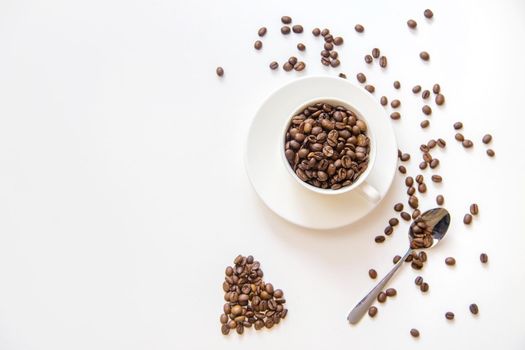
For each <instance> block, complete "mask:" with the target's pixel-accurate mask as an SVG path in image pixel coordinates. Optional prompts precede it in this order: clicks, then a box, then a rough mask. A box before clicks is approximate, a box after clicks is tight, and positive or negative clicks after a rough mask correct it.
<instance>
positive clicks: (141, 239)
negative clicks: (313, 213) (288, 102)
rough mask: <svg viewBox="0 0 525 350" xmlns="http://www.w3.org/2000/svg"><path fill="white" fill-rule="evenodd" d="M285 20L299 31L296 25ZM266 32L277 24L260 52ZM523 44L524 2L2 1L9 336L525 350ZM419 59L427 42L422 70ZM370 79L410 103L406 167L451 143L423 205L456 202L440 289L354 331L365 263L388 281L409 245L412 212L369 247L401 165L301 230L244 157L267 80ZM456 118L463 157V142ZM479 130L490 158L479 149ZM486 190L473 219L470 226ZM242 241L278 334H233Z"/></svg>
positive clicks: (2, 180) (380, 90)
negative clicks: (380, 60)
mask: <svg viewBox="0 0 525 350" xmlns="http://www.w3.org/2000/svg"><path fill="white" fill-rule="evenodd" d="M426 7H430V8H432V9H433V11H434V14H435V17H434V19H433V20H432V21H427V20H425V18H423V16H422V13H423V10H424V9H425V8H426ZM284 14H286V15H290V16H292V17H293V18H294V21H295V23H301V24H302V25H304V26H305V33H304V34H302V35H290V36H288V37H283V36H282V35H281V34H280V33H279V28H280V23H279V19H280V16H282V15H284ZM409 18H414V19H416V20H417V21H418V24H419V25H418V29H417V31H416V32H415V33H412V32H410V31H409V30H408V28H407V27H406V20H407V19H409ZM356 23H362V24H363V25H365V27H366V31H365V33H364V34H363V35H358V34H356V33H355V32H354V30H353V27H354V25H355V24H356ZM262 25H265V26H267V27H268V28H269V33H268V34H267V36H266V37H265V38H264V40H263V41H264V48H263V50H262V51H260V52H256V51H255V50H254V49H253V42H254V40H256V39H257V35H256V33H257V29H258V28H259V27H260V26H262ZM314 26H319V27H321V28H323V27H329V28H330V29H331V30H332V31H333V32H334V33H336V34H338V35H342V36H344V38H345V44H344V46H342V47H341V48H340V54H341V60H342V65H341V67H340V68H339V69H336V70H333V69H325V67H323V66H321V64H320V62H319V51H320V49H321V42H320V40H319V39H316V38H313V37H312V35H311V34H310V32H311V30H312V28H313V27H314ZM524 38H525V3H524V2H523V1H521V0H515V1H510V0H509V1H497V2H496V1H470V2H467V1H465V2H458V1H424V2H421V1H415V0H414V1H395V2H393V1H391V2H387V1H382V2H379V1H377V2H375V1H343V0H334V1H329V2H326V1H325V2H319V1H316V2H313V1H312V2H308V3H306V2H304V1H288V2H286V3H282V2H281V1H264V2H262V1H240V0H239V1H207V2H205V1H195V2H191V3H190V2H182V1H181V0H154V1H144V0H137V1H129V0H120V1H119V0H93V1H83V2H81V1H66V0H63V1H56V0H50V1H36V0H35V1H30V0H20V1H14V0H3V1H2V2H0V349H2V350H14V349H24V350H29V349H53V350H59V349H126V350H130V349H241V348H249V349H268V348H283V347H285V346H286V347H289V348H292V349H313V348H333V349H341V348H346V349H348V348H358V349H365V348H370V349H373V348H379V347H383V346H389V347H395V348H403V349H412V348H413V349H416V348H417V349H444V348H449V349H459V348H467V347H468V348H477V349H493V348H496V347H498V348H501V349H523V348H525V332H524V328H525V325H524V324H525V316H524V312H525V301H524V300H525V299H524V298H523V288H524V287H525V275H524V273H523V266H524V265H525V258H524V256H525V255H524V254H523V252H522V249H523V245H524V244H525V232H524V230H523V227H522V226H521V225H522V224H521V220H520V219H522V218H523V214H524V212H525V210H524V209H525V208H524V205H523V196H524V194H525V185H524V182H523V181H524V178H525V177H524V173H523V169H524V159H523V151H524V147H523V143H522V142H523V128H524V127H525V123H524V118H525V115H524V114H523V106H524V104H523V101H524V96H525V84H524V83H523V78H524V77H525V65H524V62H525V50H524V46H523V42H524ZM299 41H302V42H304V43H305V44H306V46H307V51H306V53H305V54H304V55H303V54H299V55H298V56H301V57H303V56H304V60H305V61H306V63H307V65H308V68H307V70H306V71H305V72H302V73H297V72H291V73H285V72H284V71H282V70H279V71H277V72H271V71H270V70H269V69H268V64H269V62H270V61H272V60H274V59H275V60H278V61H279V62H280V63H281V64H282V62H284V60H285V59H286V58H287V57H288V56H290V55H296V54H297V50H296V49H295V45H296V43H297V42H299ZM376 46H377V47H379V48H381V50H382V52H384V53H385V54H386V55H387V56H388V59H389V66H388V69H387V70H386V72H383V71H381V69H380V68H379V67H378V66H377V65H375V66H366V65H365V64H364V62H363V56H364V55H365V54H366V53H368V52H369V51H370V50H371V49H372V48H373V47H376ZM420 50H427V51H429V52H430V55H431V60H430V62H429V63H428V64H424V63H422V62H421V61H420V59H419V58H418V53H419V51H420ZM218 65H221V66H223V67H224V69H225V71H226V73H225V76H224V77H223V79H218V78H217V77H216V76H215V72H214V71H215V67H216V66H218ZM359 71H363V72H365V73H366V74H367V76H368V78H369V81H371V82H372V83H373V84H375V85H376V88H377V92H376V96H377V97H378V98H379V96H381V95H382V94H385V95H387V96H388V97H389V98H393V97H399V98H400V99H401V101H402V104H403V106H402V109H401V112H402V115H403V117H402V120H400V121H398V122H394V124H395V131H396V135H397V138H398V143H399V145H400V148H402V149H403V150H404V151H407V152H410V153H411V154H412V157H413V159H412V160H411V161H410V162H409V164H408V167H409V170H410V173H411V174H412V175H416V174H417V173H418V172H417V170H418V169H417V164H418V163H419V157H420V153H419V151H418V147H419V144H420V143H421V142H425V141H427V140H428V139H429V138H432V137H443V138H445V139H446V140H447V141H448V145H447V149H446V151H444V152H443V154H442V155H440V156H439V157H440V158H441V165H440V168H439V173H440V174H441V175H443V177H444V178H445V181H444V183H443V184H442V185H440V186H435V185H433V184H432V183H430V181H429V183H428V185H429V192H428V193H427V194H426V195H422V196H420V197H421V202H422V207H423V208H429V207H432V206H433V205H434V197H435V195H436V194H437V193H443V194H444V195H445V198H446V207H447V208H448V209H449V210H450V212H451V213H452V215H453V220H452V226H451V228H450V230H449V234H448V235H447V238H446V240H445V241H443V242H442V244H440V245H439V246H438V247H437V248H436V249H434V250H432V251H431V252H429V262H428V263H427V265H426V266H425V268H424V270H423V271H422V272H421V274H422V275H423V276H424V278H425V279H426V280H427V281H428V282H429V284H430V291H429V292H428V293H427V294H426V295H423V294H422V293H421V292H419V290H417V289H416V287H415V286H414V284H413V279H414V277H415V276H416V275H417V272H416V271H413V270H412V269H411V268H410V267H409V266H405V267H404V269H402V270H401V271H400V273H399V274H398V275H397V276H396V278H395V279H394V280H393V281H392V283H391V286H393V287H395V288H397V289H398V296H397V297H395V298H392V299H390V300H388V302H387V303H386V304H382V305H380V306H379V313H378V315H377V316H376V318H375V319H370V318H369V317H368V316H366V317H365V318H364V319H363V320H362V322H361V323H360V324H358V325H357V326H349V325H348V324H347V322H346V320H345V318H346V314H347V312H348V310H349V309H350V308H351V307H352V306H353V305H354V304H355V303H356V302H357V301H358V300H359V299H360V298H361V297H362V296H363V295H364V294H365V293H366V292H367V291H368V290H369V289H370V288H371V287H372V286H373V284H374V281H372V280H370V279H369V277H368V275H367V271H368V269H369V268H370V267H374V268H376V269H377V270H378V272H379V273H380V274H381V275H382V274H384V273H385V272H386V271H387V269H389V268H390V266H391V265H392V262H391V260H392V257H393V256H394V255H395V254H400V253H401V252H403V251H404V249H405V247H406V243H407V240H406V234H405V232H406V230H407V226H406V224H404V223H403V224H402V225H400V227H398V228H397V229H396V231H395V233H394V235H393V236H392V237H391V238H390V239H388V240H387V242H386V243H385V244H383V245H380V246H378V245H377V244H375V243H374V242H373V237H374V236H375V235H377V234H378V233H380V232H382V230H383V228H384V226H385V225H386V222H387V220H388V218H389V217H391V216H392V215H393V214H394V213H393V210H392V205H393V204H394V203H395V202H397V201H398V200H406V195H405V194H404V191H405V188H404V185H403V184H402V182H403V179H402V178H401V176H400V175H399V174H397V175H396V179H395V180H394V185H393V187H392V190H391V191H390V192H389V194H388V196H387V198H385V200H384V201H383V202H382V203H381V205H380V206H379V207H378V208H377V209H376V210H375V211H374V212H373V213H372V214H371V215H369V216H368V217H367V218H365V219H364V220H362V221H360V222H359V223H357V224H355V225H353V226H350V227H346V228H343V229H339V230H334V231H327V232H326V231H310V230H305V229H301V228H298V227H296V226H293V225H291V224H289V223H287V222H285V221H283V220H282V219H280V218H279V217H278V216H276V215H275V214H274V213H272V212H270V211H269V210H268V209H267V208H266V207H265V206H264V205H263V204H262V203H261V201H260V200H259V199H258V198H257V196H256V195H255V193H254V192H253V190H252V188H251V187H250V184H249V181H248V178H247V176H246V173H245V171H244V166H243V161H242V154H243V145H244V141H245V137H246V132H247V129H248V127H249V124H250V120H251V118H252V116H253V114H254V112H255V111H256V109H257V107H258V105H259V104H260V103H261V102H262V101H263V99H264V98H265V96H267V95H268V94H269V93H270V92H271V91H272V90H274V89H276V88H278V87H279V86H281V85H282V84H284V83H286V82H289V81H292V80H293V79H295V78H296V77H298V76H304V75H309V74H328V75H337V73H338V72H345V73H346V74H347V75H348V76H349V78H350V79H351V80H352V81H355V74H356V73H357V72H359ZM396 79H399V80H400V81H401V83H402V89H401V90H399V91H396V90H394V89H393V88H392V82H393V81H394V80H396ZM435 82H439V83H440V84H441V86H442V89H443V93H444V94H445V96H446V98H447V102H446V105H445V106H443V108H434V110H435V111H434V113H433V115H432V117H431V118H430V119H431V127H430V128H429V129H427V130H424V131H422V130H421V129H420V128H419V122H420V120H421V119H422V114H421V112H420V108H421V106H422V101H421V99H420V98H415V97H414V96H413V95H412V93H411V92H410V89H411V87H412V86H413V85H414V84H416V83H419V84H422V85H424V86H425V87H431V86H432V84H433V83H435ZM457 120H461V121H463V122H464V124H465V128H464V133H465V135H467V137H469V138H471V139H472V140H473V141H474V143H475V146H474V148H473V149H472V150H468V151H466V150H464V149H463V148H462V147H461V146H460V145H459V144H457V143H456V142H455V141H454V140H453V135H454V131H453V129H452V124H453V122H455V121H457ZM486 132H490V133H492V134H493V135H494V141H493V144H492V147H493V148H494V149H495V151H496V157H495V158H494V159H489V158H488V157H487V156H486V155H485V148H486V147H485V146H484V145H483V144H481V142H480V139H481V137H482V135H483V134H484V133H486ZM436 154H439V151H437V152H436ZM424 174H425V175H426V176H427V178H428V177H429V176H430V175H429V174H431V172H430V171H429V170H426V171H425V173H424ZM474 201H475V202H477V203H479V206H480V215H479V217H477V218H475V220H474V222H473V224H472V225H471V226H470V227H465V226H464V225H463V224H462V222H461V219H462V217H463V214H464V213H465V212H466V211H467V210H468V206H469V205H470V203H472V202H474ZM481 252H487V253H488V255H489V259H490V262H489V264H488V265H487V266H482V265H481V264H480V263H479V254H480V253H481ZM238 253H243V254H250V253H251V254H253V255H254V256H255V257H256V258H257V259H259V260H260V261H261V262H262V268H263V270H264V271H265V274H266V280H267V281H270V282H273V284H274V285H275V286H276V287H280V288H282V289H283V290H284V292H285V295H286V298H287V300H288V303H287V305H288V307H289V309H290V312H289V314H288V317H287V319H286V320H284V321H283V322H282V323H281V324H280V325H279V326H278V327H275V328H274V329H272V330H271V331H261V332H255V331H254V330H253V329H251V330H247V331H246V332H245V334H244V335H243V336H238V335H236V334H230V336H228V337H224V336H222V334H221V333H220V326H219V321H218V320H219V315H220V313H221V310H222V304H223V300H222V297H223V293H222V290H221V284H222V278H223V271H224V268H225V267H226V265H228V264H230V263H231V261H232V260H233V258H234V257H235V256H236V255H237V254H238ZM447 256H454V257H456V259H457V266H456V267H454V268H450V267H447V266H446V265H445V264H444V261H443V260H444V258H445V257H447ZM472 302H476V303H477V304H478V305H479V308H480V314H479V315H478V316H477V317H473V316H472V315H470V314H469V312H468V305H469V304H470V303H472ZM449 310H450V311H453V312H455V314H456V319H455V321H453V322H448V321H446V320H445V318H444V313H445V312H446V311H449ZM412 327H416V328H418V329H419V330H420V332H421V337H420V339H419V340H414V339H412V338H411V337H410V335H409V330H410V328H412Z"/></svg>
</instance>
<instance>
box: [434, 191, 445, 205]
mask: <svg viewBox="0 0 525 350" xmlns="http://www.w3.org/2000/svg"><path fill="white" fill-rule="evenodd" d="M436 203H437V205H443V203H445V197H443V195H441V194H438V195H437V196H436Z"/></svg>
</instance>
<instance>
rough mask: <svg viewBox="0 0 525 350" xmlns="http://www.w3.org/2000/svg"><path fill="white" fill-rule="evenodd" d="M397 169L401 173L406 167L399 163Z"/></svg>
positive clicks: (405, 170)
mask: <svg viewBox="0 0 525 350" xmlns="http://www.w3.org/2000/svg"><path fill="white" fill-rule="evenodd" d="M397 169H398V170H399V172H400V173H401V174H406V173H407V169H406V168H405V167H404V166H403V165H400V166H399V167H398V168H397Z"/></svg>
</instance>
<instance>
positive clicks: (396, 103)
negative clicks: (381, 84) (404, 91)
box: [390, 99, 401, 108]
mask: <svg viewBox="0 0 525 350" xmlns="http://www.w3.org/2000/svg"><path fill="white" fill-rule="evenodd" d="M390 106H391V107H392V108H398V107H399V106H401V101H399V100H397V99H396V100H392V102H390Z"/></svg>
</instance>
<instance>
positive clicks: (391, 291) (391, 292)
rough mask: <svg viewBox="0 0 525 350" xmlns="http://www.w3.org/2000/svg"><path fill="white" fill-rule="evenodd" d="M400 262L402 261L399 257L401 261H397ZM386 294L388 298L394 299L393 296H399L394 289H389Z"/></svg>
mask: <svg viewBox="0 0 525 350" xmlns="http://www.w3.org/2000/svg"><path fill="white" fill-rule="evenodd" d="M397 256H399V255H397ZM399 260H401V257H400V256H399V259H397V261H399ZM397 261H396V262H397ZM385 294H386V296H387V297H393V296H395V295H396V294H397V291H396V290H395V289H394V288H388V289H387V290H386V291H385Z"/></svg>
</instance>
